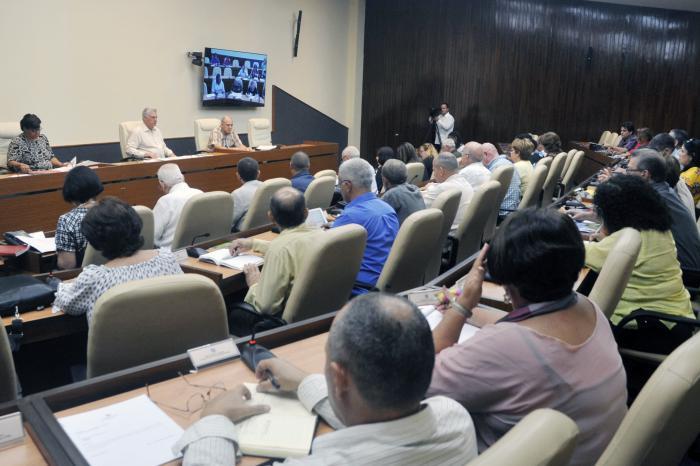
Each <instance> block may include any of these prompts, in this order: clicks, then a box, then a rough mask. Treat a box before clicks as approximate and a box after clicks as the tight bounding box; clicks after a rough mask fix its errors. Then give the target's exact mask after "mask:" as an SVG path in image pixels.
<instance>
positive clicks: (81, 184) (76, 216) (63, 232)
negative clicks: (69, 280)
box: [56, 167, 104, 269]
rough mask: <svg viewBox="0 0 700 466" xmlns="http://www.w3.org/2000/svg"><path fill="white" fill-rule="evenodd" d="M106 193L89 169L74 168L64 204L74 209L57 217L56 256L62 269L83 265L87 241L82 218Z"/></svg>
mask: <svg viewBox="0 0 700 466" xmlns="http://www.w3.org/2000/svg"><path fill="white" fill-rule="evenodd" d="M103 190H104V187H103V186H102V183H101V182H100V178H99V177H98V176H97V174H96V173H95V172H94V171H93V170H91V169H89V168H87V167H75V168H74V169H72V170H71V171H70V172H68V175H66V180H65V181H64V182H63V200H65V201H66V202H68V203H70V204H72V205H73V209H72V210H71V211H70V212H68V213H65V214H63V215H61V216H60V217H58V224H57V225H56V253H57V259H58V268H59V269H72V268H74V267H77V266H79V265H80V263H81V262H82V261H83V253H84V252H85V247H86V246H87V240H86V239H85V235H83V230H82V225H83V218H85V214H87V212H88V209H89V208H91V207H92V206H94V205H95V202H96V201H95V199H96V198H97V196H98V195H99V194H100V193H101V192H102V191H103Z"/></svg>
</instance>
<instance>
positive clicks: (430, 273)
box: [424, 189, 462, 283]
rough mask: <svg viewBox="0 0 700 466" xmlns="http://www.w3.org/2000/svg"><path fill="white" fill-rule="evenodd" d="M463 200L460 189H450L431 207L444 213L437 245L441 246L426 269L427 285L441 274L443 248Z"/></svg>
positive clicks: (440, 195)
mask: <svg viewBox="0 0 700 466" xmlns="http://www.w3.org/2000/svg"><path fill="white" fill-rule="evenodd" d="M461 198H462V191H460V190H459V189H448V190H445V191H443V192H441V193H440V194H439V195H438V197H437V198H435V200H434V201H433V203H432V204H431V205H430V207H431V208H433V209H438V210H439V211H441V212H442V228H441V230H440V236H439V237H438V240H437V243H438V244H439V245H440V250H439V251H438V253H437V254H434V255H433V256H431V257H430V258H429V259H428V262H427V266H426V268H425V279H424V282H425V283H427V282H429V281H430V280H432V279H433V278H435V277H437V276H438V275H439V274H440V265H441V264H442V248H443V246H444V245H445V241H447V235H449V234H450V230H451V229H452V224H453V223H454V221H455V217H456V216H457V211H458V210H459V201H460V200H461Z"/></svg>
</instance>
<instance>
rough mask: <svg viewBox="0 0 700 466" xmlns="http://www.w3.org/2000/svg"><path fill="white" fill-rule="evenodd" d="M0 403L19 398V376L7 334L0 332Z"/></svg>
mask: <svg viewBox="0 0 700 466" xmlns="http://www.w3.org/2000/svg"><path fill="white" fill-rule="evenodd" d="M0 334H1V335H0V403H4V402H5V401H12V400H14V399H16V398H17V388H18V387H17V375H16V373H15V362H14V361H13V359H12V349H10V340H9V339H8V337H7V332H6V331H5V329H4V328H3V329H2V332H0Z"/></svg>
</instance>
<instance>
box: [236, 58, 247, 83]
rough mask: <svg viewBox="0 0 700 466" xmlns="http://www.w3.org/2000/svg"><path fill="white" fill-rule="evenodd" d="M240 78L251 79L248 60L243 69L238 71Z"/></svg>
mask: <svg viewBox="0 0 700 466" xmlns="http://www.w3.org/2000/svg"><path fill="white" fill-rule="evenodd" d="M238 77H239V78H244V79H247V78H249V77H250V62H249V61H248V60H246V61H245V62H244V63H243V66H242V67H241V69H240V70H238Z"/></svg>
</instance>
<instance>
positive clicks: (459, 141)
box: [447, 131, 464, 158]
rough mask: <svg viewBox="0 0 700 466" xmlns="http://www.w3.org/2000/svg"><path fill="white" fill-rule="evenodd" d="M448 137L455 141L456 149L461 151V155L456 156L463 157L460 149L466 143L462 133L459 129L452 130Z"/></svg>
mask: <svg viewBox="0 0 700 466" xmlns="http://www.w3.org/2000/svg"><path fill="white" fill-rule="evenodd" d="M447 137H448V138H450V139H452V141H454V143H455V148H456V150H457V151H459V152H460V155H457V154H455V157H457V158H460V157H461V151H460V149H462V146H463V145H464V144H462V135H461V134H459V132H458V131H452V132H451V133H450V134H448V135H447ZM453 153H454V152H453Z"/></svg>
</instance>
